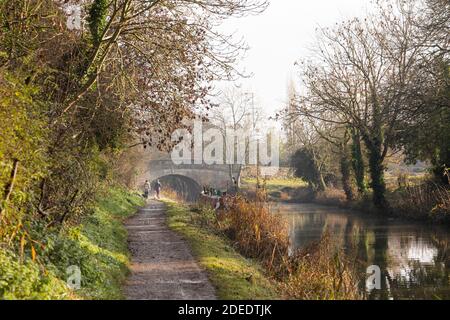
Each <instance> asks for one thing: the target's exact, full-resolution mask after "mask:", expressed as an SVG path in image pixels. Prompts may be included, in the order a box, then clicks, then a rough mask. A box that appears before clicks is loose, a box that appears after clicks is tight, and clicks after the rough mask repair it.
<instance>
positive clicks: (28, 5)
mask: <svg viewBox="0 0 450 320" xmlns="http://www.w3.org/2000/svg"><path fill="white" fill-rule="evenodd" d="M265 7H266V3H265V1H264V0H261V1H259V0H225V1H223V0H207V1H204V0H200V1H197V0H195V1H191V0H182V1H178V0H164V1H162V0H154V1H140V0H118V1H104V0H89V1H77V0H70V1H59V0H8V1H4V0H0V120H1V123H2V125H1V126H0V247H1V251H0V252H1V254H2V263H1V266H0V268H6V270H9V271H8V272H7V273H4V272H2V273H1V274H0V277H2V278H0V288H1V290H0V292H1V296H2V297H10V298H14V297H16V298H27V297H60V296H64V292H66V290H65V289H64V288H63V290H62V293H61V295H60V292H59V291H58V292H56V291H54V292H52V290H53V288H54V290H57V288H59V287H61V286H59V285H53V284H55V283H56V282H58V281H56V280H55V279H62V278H63V275H62V274H61V272H63V271H61V270H65V268H67V267H68V266H70V265H77V264H78V263H81V264H84V265H83V266H82V267H83V268H85V270H84V271H83V272H84V273H86V274H83V276H84V278H85V279H90V277H91V275H93V276H95V275H96V274H97V271H96V270H97V269H98V268H100V269H101V268H102V261H101V259H100V260H98V257H99V256H102V257H103V258H102V259H105V261H106V260H108V261H109V263H110V264H111V266H110V267H111V268H116V267H117V268H119V267H120V268H122V265H124V264H125V258H124V256H123V252H122V249H123V248H111V249H115V250H116V249H117V251H118V253H117V254H118V255H119V256H116V253H114V254H112V253H110V252H108V251H107V250H108V248H104V247H102V246H97V242H95V243H91V241H93V240H95V239H91V238H89V235H87V234H85V233H83V232H84V231H81V229H83V230H84V229H86V232H88V233H90V231H92V232H94V231H93V229H95V225H96V224H98V225H103V227H105V230H103V232H104V234H101V233H100V232H99V233H97V232H94V233H95V234H91V236H94V238H96V237H102V239H103V240H104V242H105V244H106V245H108V246H109V245H110V244H111V245H112V246H113V247H114V244H112V243H110V242H109V241H108V234H109V233H110V232H112V230H111V228H112V229H116V227H117V226H115V225H110V223H111V224H114V223H113V222H112V221H110V220H108V219H109V218H107V216H105V215H104V214H101V213H99V212H97V213H95V210H94V211H93V210H92V207H93V203H94V201H95V199H98V197H99V196H101V194H102V191H101V189H103V188H105V186H107V185H109V186H114V185H117V184H128V186H129V187H135V185H131V182H132V181H133V180H134V175H135V174H136V172H135V171H134V170H133V169H134V167H135V163H137V162H139V161H143V159H142V156H141V157H135V156H133V153H134V149H132V148H133V147H140V148H148V149H149V148H150V147H154V148H155V149H160V150H167V149H169V148H170V147H171V146H172V145H173V143H174V142H173V141H171V139H170V138H171V134H172V132H173V131H174V130H176V129H178V128H183V127H184V124H183V123H184V122H182V121H183V120H189V119H193V118H195V117H196V116H197V115H198V111H205V110H208V109H209V108H210V107H211V104H210V102H209V99H208V93H209V92H210V91H211V83H212V81H214V80H221V79H232V78H233V77H234V76H236V75H237V74H239V72H238V71H237V70H235V69H234V67H233V63H234V61H235V59H237V58H238V56H239V55H240V53H241V52H242V50H245V45H244V44H243V43H239V42H234V41H232V39H231V38H230V37H227V36H225V35H222V34H220V33H219V32H217V30H216V26H217V25H218V24H219V23H220V22H221V21H223V20H224V19H227V18H229V17H238V16H245V15H248V14H255V13H258V12H261V11H262V10H264V9H265ZM109 209H114V208H112V207H109V208H108V207H105V208H104V210H109ZM112 214H114V212H113V213H112ZM86 219H88V221H91V222H92V224H89V223H88V222H85V223H87V224H85V225H84V226H83V225H82V223H83V221H86ZM89 219H91V220H89ZM105 219H106V221H105ZM82 226H83V227H82ZM79 228H80V229H79ZM68 230H71V231H70V232H71V234H70V237H71V240H70V241H72V242H73V243H72V244H71V242H70V241H69V242H67V241H65V239H67V237H69V235H67V237H66V236H65V233H66V232H69V231H68ZM53 245H61V246H64V248H60V249H61V250H62V251H61V250H60V251H54V250H53V249H55V250H56V248H53V247H52V246H53ZM86 248H89V250H86ZM58 250H59V249H58ZM105 250H106V251H105ZM5 252H7V253H5ZM55 252H57V255H59V257H57V258H58V259H59V265H58V266H57V267H56V268H53V269H54V270H53V269H52V268H50V270H48V269H47V268H46V267H45V266H47V265H48V263H50V264H55V263H56V260H55V259H56V257H50V256H49V255H50V254H54V253H55ZM114 252H116V251H114ZM54 258H55V259H54ZM47 259H50V260H49V262H48V263H47ZM43 260H44V261H43ZM94 260H98V261H94ZM95 263H97V264H98V266H97V267H95V266H94V265H95ZM114 266H116V267H114ZM21 268H22V269H21ZM11 269H14V270H22V271H23V274H20V272H19V271H17V272H19V273H17V272H15V271H11ZM2 270H4V269H2ZM11 272H12V273H11ZM52 272H53V273H54V275H53V273H52ZM98 272H100V271H98ZM102 272H103V271H102ZM105 273H106V272H105ZM115 273H117V272H115V271H112V270H110V274H115ZM7 274H9V275H8V276H6V275H7ZM43 274H46V275H47V276H48V277H49V278H48V279H49V280H48V283H49V284H50V285H48V286H44V285H43V284H42V290H41V291H42V292H43V293H42V295H40V294H36V295H34V294H33V292H39V290H38V289H37V288H36V286H38V287H39V286H41V284H40V283H41V282H40V281H41V280H39V277H40V276H42V275H43ZM38 275H39V276H38ZM108 277H109V276H108ZM24 279H28V280H30V281H31V283H27V282H26V281H22V280H24ZM96 281H97V282H96V286H97V289H96V290H98V292H92V291H89V290H94V289H93V287H90V285H91V284H92V283H91V282H89V283H88V284H85V286H84V287H86V286H87V288H85V289H86V290H88V291H89V292H88V293H86V296H89V297H118V293H108V292H103V290H104V289H105V290H106V291H108V290H112V289H107V286H110V287H111V288H115V285H114V284H111V283H109V280H108V278H106V279H103V278H101V277H100V276H99V277H98V279H97V280H96ZM21 282H23V285H24V286H25V285H28V287H27V288H25V287H21V285H20V283H21ZM16 286H18V287H16ZM44 287H45V288H44ZM62 287H64V285H63V286H62ZM14 288H16V289H14ZM47 289H48V290H50V291H49V292H47V291H46V290H47ZM21 292H22V293H21ZM66 296H67V295H66Z"/></svg>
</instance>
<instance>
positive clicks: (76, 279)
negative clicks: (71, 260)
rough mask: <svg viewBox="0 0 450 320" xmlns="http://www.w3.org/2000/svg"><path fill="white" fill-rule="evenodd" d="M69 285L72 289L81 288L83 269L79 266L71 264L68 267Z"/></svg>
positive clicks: (67, 281)
mask: <svg viewBox="0 0 450 320" xmlns="http://www.w3.org/2000/svg"><path fill="white" fill-rule="evenodd" d="M66 276H67V280H66V283H67V286H68V287H69V288H70V289H72V290H79V289H80V288H81V269H80V267H78V266H69V267H68V268H67V269H66Z"/></svg>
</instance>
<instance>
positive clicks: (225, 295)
mask: <svg viewBox="0 0 450 320" xmlns="http://www.w3.org/2000/svg"><path fill="white" fill-rule="evenodd" d="M166 204H167V209H168V210H167V213H168V224H169V227H170V228H171V229H173V230H175V231H177V232H179V233H181V234H182V235H183V236H184V237H185V238H186V240H187V241H188V242H189V243H190V245H191V247H192V251H193V254H194V256H195V257H196V258H197V259H198V261H199V263H200V265H201V266H202V267H203V268H204V269H205V270H206V271H207V273H208V275H209V279H210V281H211V282H212V284H213V285H214V287H215V288H216V290H217V295H218V298H219V299H225V300H257V299H259V300H265V299H279V298H281V297H280V295H279V293H278V291H277V290H276V286H275V284H274V283H272V282H271V281H270V280H269V279H268V278H266V277H265V276H264V275H263V271H262V268H261V266H259V265H258V264H257V263H256V262H253V261H251V260H249V259H246V258H244V257H243V256H242V255H240V254H239V253H237V252H236V250H234V249H233V247H232V246H231V244H230V243H229V241H228V240H226V239H225V238H223V237H221V236H219V235H217V234H215V233H214V232H213V231H211V230H209V229H207V228H202V227H201V226H200V225H198V224H196V223H195V222H194V221H193V219H192V215H195V214H196V213H194V212H192V211H190V210H189V208H188V207H187V206H184V205H181V204H178V203H175V202H172V201H166Z"/></svg>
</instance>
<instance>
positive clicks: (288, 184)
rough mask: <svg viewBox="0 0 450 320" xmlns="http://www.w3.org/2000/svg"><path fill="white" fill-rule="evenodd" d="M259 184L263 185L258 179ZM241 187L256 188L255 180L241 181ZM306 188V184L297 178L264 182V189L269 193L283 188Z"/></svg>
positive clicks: (261, 180)
mask: <svg viewBox="0 0 450 320" xmlns="http://www.w3.org/2000/svg"><path fill="white" fill-rule="evenodd" d="M260 183H261V184H262V183H264V180H263V179H260ZM243 185H244V186H249V187H254V186H256V178H245V179H243ZM306 186H307V183H306V182H304V181H303V180H302V179H299V178H274V179H267V180H266V187H267V190H269V191H281V190H282V189H283V188H300V187H306Z"/></svg>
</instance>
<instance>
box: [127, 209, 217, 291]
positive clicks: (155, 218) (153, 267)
mask: <svg viewBox="0 0 450 320" xmlns="http://www.w3.org/2000/svg"><path fill="white" fill-rule="evenodd" d="M126 227H127V229H128V233H129V236H128V246H129V248H130V252H131V255H132V258H131V268H130V269H131V275H130V276H129V277H128V280H127V282H126V284H125V287H124V293H125V297H126V298H127V299H132V300H213V299H216V296H215V292H214V288H213V286H212V285H211V284H210V282H209V281H208V278H207V276H206V274H205V272H204V271H203V270H201V269H200V267H199V266H198V265H197V263H196V261H195V259H194V258H193V257H192V254H191V252H190V249H189V246H188V245H187V243H186V242H185V241H184V240H183V238H182V237H181V236H179V235H178V234H176V233H175V232H173V231H171V230H169V228H168V227H167V225H166V212H165V208H164V204H163V203H160V202H157V201H153V200H152V201H149V203H148V205H147V206H146V207H145V208H142V209H140V210H139V212H138V213H137V214H136V215H135V216H134V217H132V218H131V219H129V220H128V221H127V224H126Z"/></svg>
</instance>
